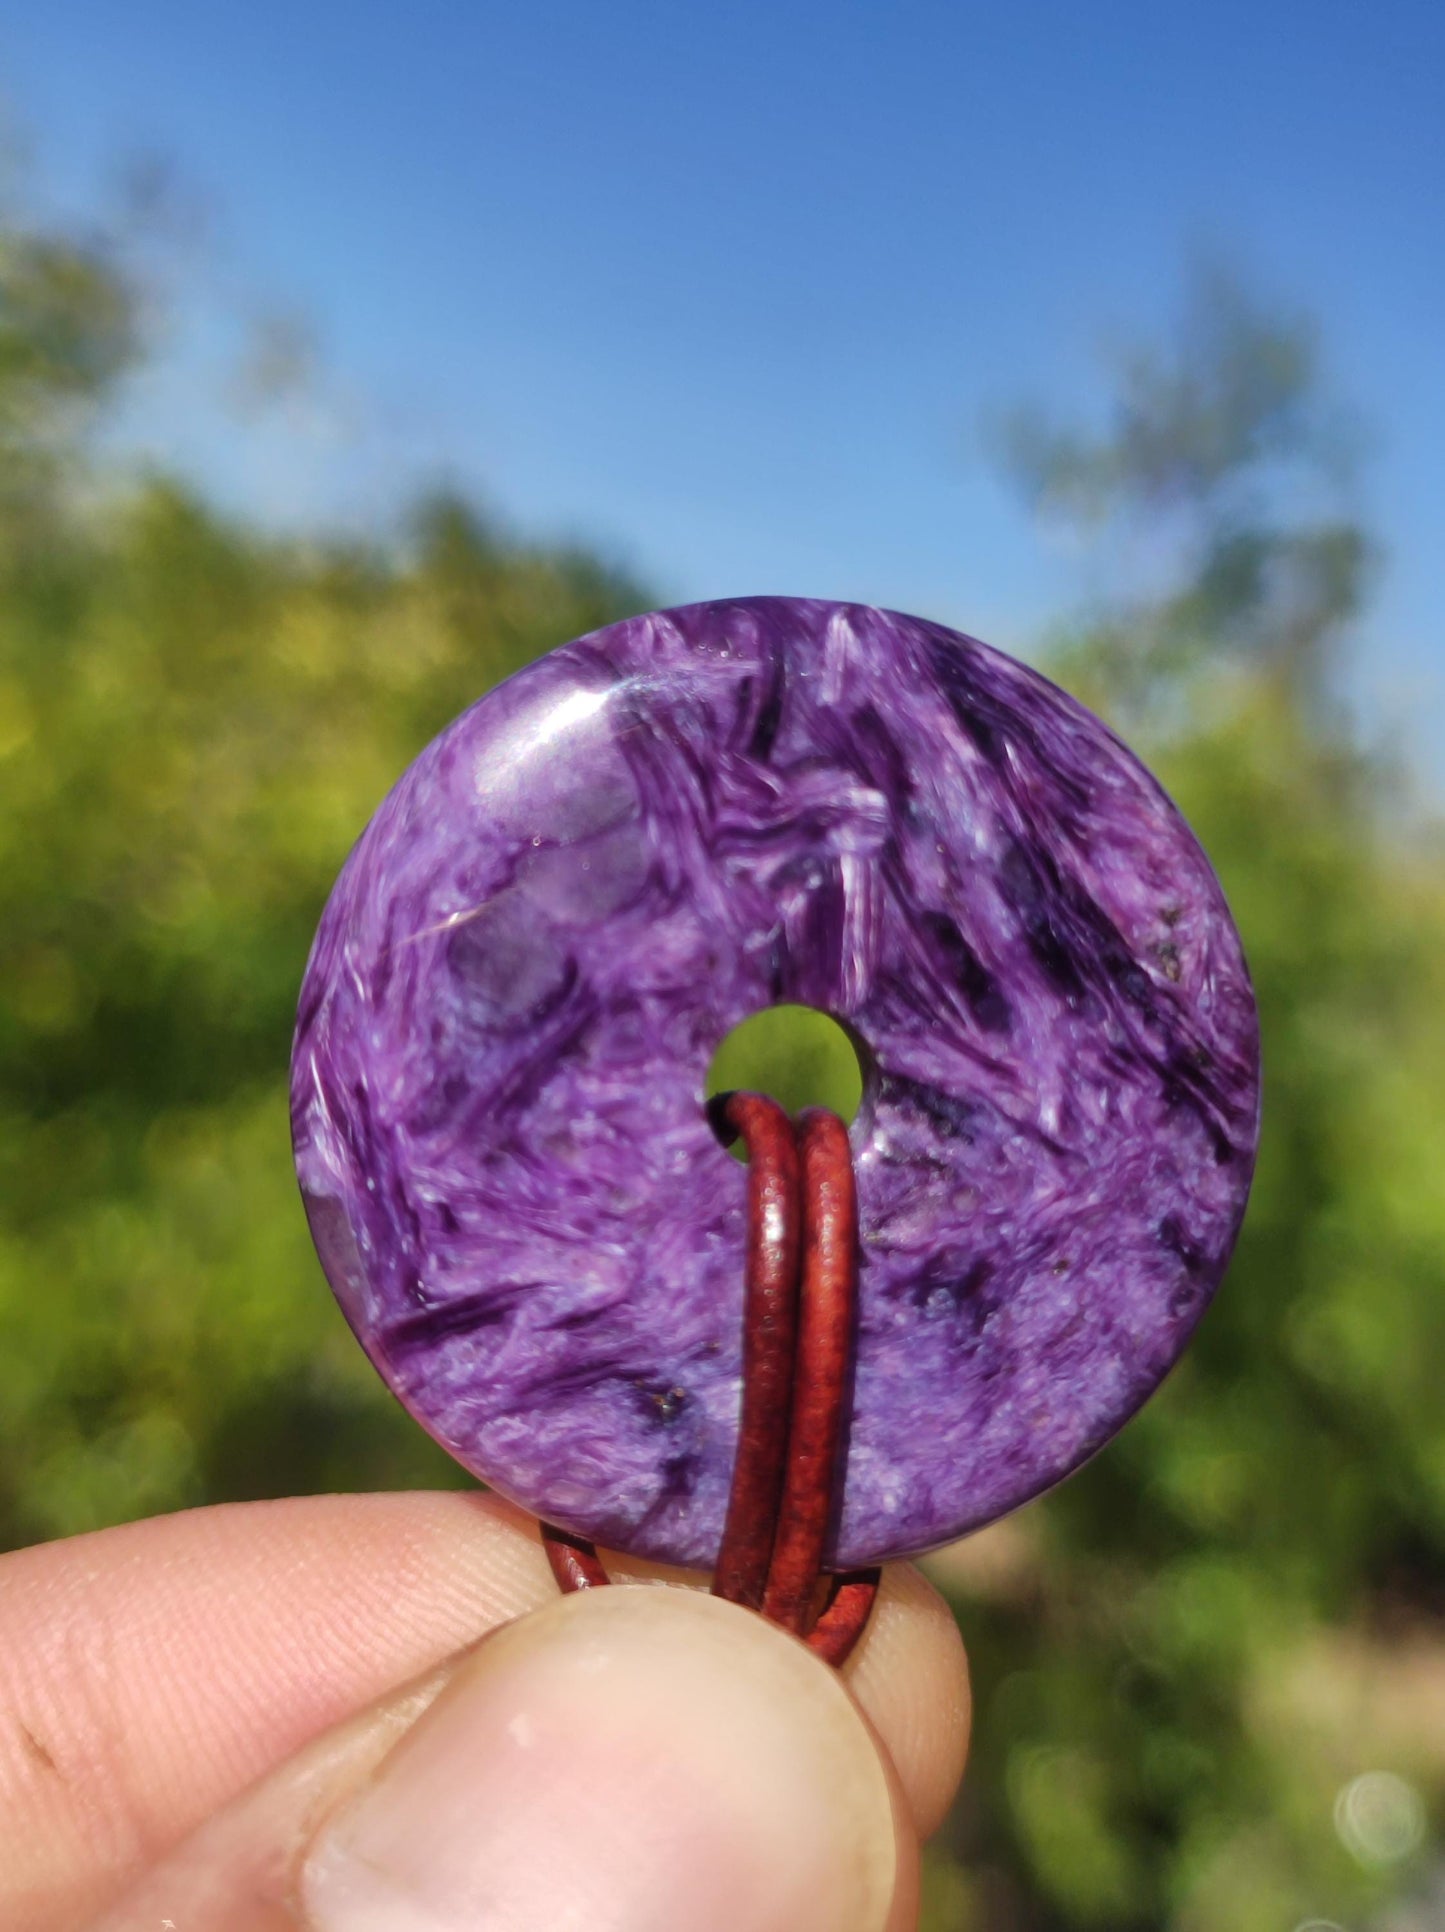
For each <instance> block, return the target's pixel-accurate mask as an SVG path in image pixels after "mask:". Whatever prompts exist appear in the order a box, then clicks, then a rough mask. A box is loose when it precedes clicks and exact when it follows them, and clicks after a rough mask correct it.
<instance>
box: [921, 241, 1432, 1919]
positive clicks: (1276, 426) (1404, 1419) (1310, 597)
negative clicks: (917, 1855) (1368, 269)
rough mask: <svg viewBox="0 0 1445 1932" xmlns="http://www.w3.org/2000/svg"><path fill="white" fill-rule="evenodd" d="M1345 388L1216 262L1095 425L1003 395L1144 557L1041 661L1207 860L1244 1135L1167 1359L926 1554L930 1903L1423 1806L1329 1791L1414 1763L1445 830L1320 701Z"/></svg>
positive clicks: (1233, 1908) (1089, 1897) (1304, 1871)
mask: <svg viewBox="0 0 1445 1932" xmlns="http://www.w3.org/2000/svg"><path fill="white" fill-rule="evenodd" d="M1342 422H1343V418H1342V417H1341V415H1340V414H1339V412H1337V411H1335V410H1333V409H1331V408H1330V406H1329V405H1328V402H1327V400H1326V399H1325V398H1324V397H1323V395H1322V392H1321V388H1320V384H1319V379H1318V370H1317V363H1316V357H1315V353H1314V349H1313V344H1312V339H1311V336H1310V333H1309V332H1308V330H1307V329H1305V328H1304V327H1303V326H1301V325H1299V324H1293V323H1281V322H1279V321H1277V320H1275V319H1273V318H1272V317H1271V316H1270V315H1269V314H1268V313H1267V312H1265V311H1262V310H1260V309H1259V308H1258V307H1256V306H1255V305H1253V304H1252V303H1251V302H1250V301H1249V300H1248V299H1247V298H1246V297H1245V296H1244V294H1243V293H1242V292H1241V290H1240V288H1239V287H1238V286H1237V285H1236V284H1234V283H1232V282H1230V281H1229V280H1228V279H1227V278H1223V277H1220V276H1218V275H1214V276H1208V277H1205V278H1203V279H1202V280H1201V281H1200V282H1199V283H1198V284H1197V285H1196V287H1195V289H1194V290H1193V293H1192V296H1191V299H1190V301H1189V304H1188V306H1187V308H1186V314H1185V320H1184V325H1183V327H1182V329H1181V331H1180V334H1179V338H1178V341H1177V343H1176V344H1175V345H1174V346H1173V348H1172V349H1170V350H1169V351H1168V352H1167V353H1164V354H1159V353H1152V352H1140V353H1138V354H1136V355H1133V356H1131V357H1130V358H1128V359H1127V360H1126V362H1125V364H1124V366H1123V370H1122V375H1121V378H1120V384H1119V390H1118V395H1117V398H1116V402H1115V407H1114V412H1113V415H1112V418H1111V423H1110V427H1109V428H1108V429H1107V430H1106V431H1105V432H1104V433H1102V434H1101V435H1100V436H1098V437H1097V438H1094V439H1089V438H1084V437H1078V436H1075V435H1072V434H1068V433H1065V432H1061V431H1058V430H1056V429H1054V428H1052V427H1051V426H1049V425H1048V424H1047V423H1046V422H1045V421H1044V420H1043V419H1041V418H1040V417H1039V416H1037V415H1029V416H1024V417H1021V418H1018V419H1016V420H1015V424H1014V432H1013V435H1014V440H1013V442H1012V444H1011V446H1010V448H1011V453H1012V456H1013V459H1014V460H1013V465H1012V467H1013V469H1014V473H1015V474H1016V476H1018V477H1020V478H1021V479H1022V480H1023V482H1024V483H1025V485H1026V487H1027V489H1028V492H1029V495H1030V497H1031V499H1032V500H1033V501H1034V502H1035V503H1036V504H1037V505H1039V506H1040V507H1041V508H1043V509H1045V510H1047V511H1048V512H1049V513H1051V514H1064V515H1067V516H1068V517H1070V518H1071V519H1073V520H1074V522H1075V523H1076V525H1079V526H1082V527H1083V529H1084V530H1085V531H1086V532H1087V533H1090V534H1092V535H1094V536H1096V537H1098V538H1099V539H1100V540H1101V541H1104V542H1106V543H1107V542H1108V541H1109V540H1110V538H1111V537H1112V536H1114V535H1115V534H1116V532H1117V526H1118V525H1119V524H1120V523H1124V524H1127V525H1128V531H1127V538H1128V541H1129V544H1131V545H1134V546H1137V550H1136V552H1135V554H1136V555H1137V552H1138V551H1142V552H1143V553H1144V554H1145V555H1146V556H1147V557H1148V558H1149V559H1150V564H1149V569H1148V570H1147V571H1146V572H1143V573H1139V574H1140V575H1143V576H1144V578H1145V581H1144V582H1143V583H1142V584H1140V583H1139V582H1138V576H1136V577H1135V578H1134V579H1133V581H1132V583H1131V582H1130V579H1129V574H1128V573H1129V565H1130V554H1129V550H1128V548H1127V547H1126V550H1125V554H1124V560H1123V566H1122V567H1123V569H1124V571H1125V580H1126V587H1125V588H1124V589H1123V590H1122V591H1121V592H1119V593H1118V594H1117V595H1116V596H1115V597H1113V598H1112V599H1106V600H1103V601H1102V602H1101V603H1100V604H1099V605H1098V606H1097V607H1096V608H1095V609H1094V610H1093V611H1092V612H1091V613H1090V614H1089V616H1088V617H1087V619H1086V620H1085V621H1084V622H1083V623H1082V624H1081V625H1079V626H1078V627H1076V628H1075V629H1074V630H1073V631H1072V632H1064V633H1062V634H1061V635H1060V636H1059V637H1057V638H1056V639H1055V640H1054V642H1055V663H1054V667H1053V668H1054V669H1055V672H1056V675H1059V676H1060V677H1061V678H1062V679H1063V680H1064V681H1065V682H1067V683H1068V684H1070V685H1071V686H1072V688H1074V689H1075V690H1076V691H1077V692H1078V693H1079V695H1081V696H1083V697H1084V698H1085V699H1086V701H1088V702H1090V703H1091V704H1093V705H1094V706H1096V707H1097V708H1099V709H1101V710H1103V711H1104V712H1105V713H1106V714H1112V715H1113V716H1114V718H1115V719H1116V721H1120V720H1123V721H1124V722H1126V723H1127V725H1128V728H1129V732H1130V736H1131V737H1132V738H1133V740H1134V741H1135V742H1136V743H1137V744H1139V745H1140V748H1141V749H1142V750H1144V751H1145V753H1146V755H1149V756H1150V757H1151V760H1152V762H1153V763H1154V765H1155V768H1156V769H1157V770H1158V771H1159V772H1160V774H1161V776H1162V777H1163V778H1164V779H1165V781H1166V783H1168V784H1169V786H1170V788H1171V790H1172V791H1173V793H1174V795H1175V797H1176V798H1177V799H1178V801H1179V803H1180V804H1181V806H1182V807H1183V809H1184V810H1185V812H1186V813H1187V815H1188V816H1189V818H1190V820H1191V822H1192V824H1193V825H1194V826H1195V828H1196V830H1197V831H1198V833H1199V835H1200V837H1201V839H1202V840H1203V842H1204V844H1205V847H1206V849H1207V850H1208V851H1209V853H1210V855H1211V857H1212V859H1213V860H1214V863H1215V865H1216V867H1217V869H1218V871H1219V873H1220V876H1221V878H1222V880H1223V882H1224V885H1225V888H1226V890H1227V891H1228V893H1229V897H1230V900H1231V903H1232V905H1233V907H1234V909H1235V912H1236V915H1237V917H1238V920H1239V924H1240V927H1241V929H1242V931H1243V933H1244V936H1245V941H1246V947H1247V950H1248V954H1249V957H1250V961H1251V967H1252V970H1253V973H1254V976H1255V981H1256V986H1257V990H1258V994H1259V1002H1260V1011H1261V1021H1262V1027H1263V1038H1264V1058H1265V1134H1264V1141H1263V1146H1262V1151H1261V1157H1260V1165H1259V1172H1258V1177H1257V1182H1256V1187H1255V1193H1254V1198H1253V1201H1252V1203H1251V1208H1250V1213H1249V1216H1248V1220H1247V1223H1246V1227H1245V1231H1244V1235H1243V1238H1242V1240H1241V1243H1240V1247H1239V1250H1238V1253H1237V1256H1236V1259H1235V1262H1234V1265H1233V1268H1232V1270H1231V1273H1230V1276H1229V1278H1228V1280H1227V1281H1226V1283H1225V1285H1224V1287H1223V1289H1222V1290H1221V1292H1220V1296H1219V1299H1218V1301H1217V1303H1216V1305H1215V1307H1214V1309H1213V1310H1212V1311H1211V1312H1210V1314H1209V1316H1208V1317H1207V1318H1206V1320H1205V1322H1204V1324H1203V1326H1202V1328H1201V1330H1200V1332H1199V1334H1198V1336H1197V1338H1196V1340H1195V1342H1194V1345H1193V1347H1192V1348H1191V1350H1190V1353H1189V1355H1188V1356H1187V1358H1186V1360H1185V1362H1184V1364H1183V1365H1182V1366H1181V1368H1180V1369H1179V1370H1178V1371H1176V1373H1175V1375H1174V1377H1173V1378H1172V1379H1171V1381H1170V1383H1169V1384H1168V1386H1167V1387H1166V1389H1165V1390H1164V1391H1163V1392H1162V1393H1161V1394H1160V1395H1159V1396H1158V1397H1157V1398H1156V1399H1155V1401H1154V1402H1153V1403H1152V1404H1151V1405H1150V1406H1149V1407H1148V1408H1147V1409H1146V1410H1145V1412H1144V1413H1143V1414H1142V1415H1141V1416H1140V1417H1139V1418H1138V1419H1137V1420H1136V1421H1135V1422H1134V1423H1133V1424H1132V1425H1131V1426H1130V1427H1129V1428H1128V1429H1127V1430H1126V1431H1125V1432H1124V1433H1123V1435H1122V1436H1121V1437H1120V1438H1119V1439H1118V1441H1117V1442H1116V1443H1115V1444H1113V1445H1112V1446H1111V1447H1110V1448H1109V1449H1108V1450H1107V1451H1106V1452H1105V1453H1104V1454H1103V1455H1102V1456H1100V1457H1099V1458H1098V1459H1097V1460H1096V1461H1095V1462H1094V1464H1093V1465H1092V1466H1091V1467H1090V1468H1089V1469H1087V1470H1086V1471H1085V1472H1083V1473H1082V1474H1081V1475H1080V1476H1079V1477H1077V1478H1075V1479H1074V1480H1073V1481H1072V1482H1070V1483H1069V1484H1067V1485H1065V1487H1064V1488H1063V1489H1061V1490H1060V1491H1059V1492H1057V1493H1056V1494H1055V1495H1054V1496H1052V1497H1051V1498H1049V1499H1047V1501H1045V1502H1044V1503H1042V1504H1040V1505H1037V1506H1035V1507H1034V1508H1033V1509H1032V1510H1030V1511H1027V1512H1024V1514H1023V1515H1022V1516H1021V1517H1020V1518H1018V1519H1016V1521H1015V1524H1014V1525H1012V1526H1008V1528H1009V1530H1010V1532H1011V1533H1012V1534H1013V1535H1014V1536H1015V1537H1016V1538H1024V1539H1025V1540H1026V1544H1027V1552H1028V1559H1029V1560H1027V1561H1025V1562H1015V1564H1014V1566H1013V1581H1012V1584H1011V1585H1010V1587H1008V1588H1006V1589H1004V1590H1002V1591H1000V1590H999V1589H998V1587H997V1584H996V1580H994V1579H992V1578H990V1577H989V1575H988V1574H987V1572H985V1573H984V1577H983V1587H982V1588H981V1589H979V1588H975V1587H973V1586H971V1584H970V1576H971V1574H972V1572H971V1570H970V1564H969V1553H968V1548H967V1546H964V1548H963V1550H962V1551H961V1553H960V1557H959V1560H958V1561H957V1562H956V1564H955V1565H954V1576H955V1581H956V1587H957V1598H958V1602H959V1607H960V1612H961V1616H962V1620H963V1624H964V1628H965V1631H966V1633H967V1635H968V1637H969V1640H970V1644H971V1647H972V1650H973V1653H974V1658H975V1663H976V1669H977V1676H978V1688H979V1691H980V1700H979V1708H978V1716H977V1723H976V1738H977V1751H976V1757H975V1768H974V1775H973V1778H972V1780H971V1786H970V1792H969V1796H968V1800H967V1808H966V1810H965V1811H964V1812H963V1813H961V1815H960V1818H959V1820H958V1836H957V1847H958V1850H959V1854H960V1862H959V1864H958V1865H957V1867H956V1868H954V1869H952V1870H951V1871H945V1872H943V1873H942V1874H941V1876H940V1877H939V1878H938V1883H939V1885H940V1886H941V1887H942V1888H943V1890H942V1892H941V1894H940V1903H939V1906H938V1910H937V1912H936V1914H935V1917H934V1921H933V1923H934V1926H935V1927H936V1928H937V1929H938V1932H942V1928H943V1927H945V1926H947V1927H954V1926H957V1927H973V1926H979V1927H983V1926H985V1925H986V1926H987V1927H989V1928H990V1932H1002V1928H1008V1927H1019V1928H1023V1927H1030V1928H1034V1927H1047V1928H1053V1927H1065V1926H1067V1927H1084V1926H1106V1927H1110V1928H1117V1929H1119V1932H1122V1929H1123V1928H1132V1927H1139V1928H1143V1927H1163V1926H1167V1927H1171V1928H1178V1932H1274V1929H1275V1928H1279V1927H1284V1928H1289V1927H1291V1926H1295V1925H1297V1924H1299V1923H1301V1922H1303V1921H1316V1920H1329V1921H1340V1922H1346V1923H1355V1922H1358V1915H1359V1914H1360V1913H1361V1912H1363V1911H1365V1910H1366V1909H1367V1908H1368V1906H1369V1904H1370V1902H1371V1900H1372V1899H1373V1898H1376V1897H1378V1896H1379V1895H1380V1894H1381V1893H1382V1892H1388V1891H1389V1890H1390V1889H1391V1888H1392V1887H1394V1886H1397V1885H1398V1884H1399V1883H1400V1882H1401V1880H1402V1872H1403V1871H1405V1870H1408V1854H1409V1853H1410V1852H1411V1851H1413V1850H1415V1849H1416V1845H1415V1843H1414V1840H1415V1839H1418V1837H1419V1834H1418V1832H1417V1833H1414V1834H1413V1836H1412V1834H1411V1833H1409V1832H1403V1833H1401V1834H1400V1835H1399V1836H1397V1837H1396V1838H1394V1839H1391V1840H1390V1841H1389V1847H1388V1849H1387V1848H1386V1847H1385V1840H1384V1838H1383V1837H1382V1836H1381V1835H1380V1834H1379V1833H1378V1832H1377V1834H1376V1837H1375V1839H1374V1840H1373V1841H1372V1840H1370V1839H1369V1835H1368V1833H1366V1834H1365V1835H1364V1836H1362V1835H1361V1834H1360V1832H1358V1831H1356V1830H1354V1829H1353V1828H1352V1827H1351V1826H1350V1825H1349V1817H1350V1815H1351V1814H1350V1810H1349V1806H1350V1802H1351V1800H1350V1799H1349V1793H1350V1791H1351V1790H1352V1788H1353V1787H1352V1780H1355V1779H1357V1778H1360V1777H1361V1776H1363V1775H1365V1774H1368V1773H1371V1772H1373V1771H1376V1770H1377V1769H1379V1768H1381V1767H1384V1768H1386V1769H1388V1770H1389V1771H1391V1772H1392V1773H1394V1774H1396V1775H1397V1778H1398V1779H1399V1780H1401V1781H1402V1782H1399V1783H1398V1784H1384V1785H1379V1784H1377V1785H1374V1786H1370V1787H1368V1789H1369V1790H1370V1791H1374V1792H1391V1791H1393V1792H1395V1794H1396V1799H1397V1801H1398V1804H1399V1805H1400V1806H1403V1807H1405V1808H1406V1809H1407V1810H1408V1808H1409V1807H1410V1806H1411V1805H1414V1804H1417V1803H1418V1802H1419V1800H1418V1795H1417V1794H1418V1793H1419V1792H1424V1793H1425V1794H1427V1795H1428V1797H1429V1799H1430V1802H1431V1803H1432V1804H1433V1805H1434V1806H1436V1807H1437V1809H1438V1806H1439V1803H1440V1798H1441V1795H1442V1790H1445V1731H1442V1727H1441V1725H1440V1723H1439V1712H1440V1711H1441V1709H1442V1708H1445V1703H1442V1700H1445V1627H1442V1624H1441V1621H1440V1618H1441V1613H1442V1611H1445V1417H1442V1411H1441V1404H1440V1401H1439V1387H1440V1374H1441V1368H1442V1365H1445V1195H1442V1191H1441V1189H1440V1187H1439V1183H1438V1179H1437V1178H1436V1177H1438V1175H1439V1173H1440V1172H1441V1171H1442V1163H1445V1095H1442V1091H1441V1083H1440V1080H1439V1075H1438V1069H1439V1067H1440V1066H1441V1065H1442V1064H1445V965H1442V961H1445V867H1442V864H1441V853H1440V849H1439V845H1438V840H1432V838H1431V837H1430V836H1425V837H1421V838H1418V839H1416V840H1414V841H1411V842H1406V841H1402V839H1401V835H1400V829H1399V818H1398V814H1397V813H1395V812H1394V811H1393V810H1392V811H1387V810H1386V809H1385V803H1386V801H1387V800H1388V799H1391V798H1392V797H1393V795H1394V794H1393V791H1392V787H1391V785H1390V784H1388V783H1387V782H1386V780H1387V778H1388V776H1389V775H1388V774H1387V773H1385V772H1384V771H1383V770H1382V768H1381V767H1380V766H1379V765H1378V764H1377V763H1375V762H1373V761H1372V760H1370V759H1369V758H1367V757H1365V756H1364V755H1362V753H1361V752H1360V751H1359V750H1358V749H1357V747H1356V746H1355V744H1354V743H1353V742H1352V739H1351V736H1350V732H1349V728H1348V725H1347V722H1346V721H1345V719H1344V718H1343V716H1342V714H1341V713H1340V711H1339V709H1338V707H1337V706H1335V705H1333V704H1332V703H1331V701H1330V690H1331V683H1330V673H1331V668H1332V662H1331V661H1332V657H1333V655H1334V653H1335V652H1336V651H1337V650H1338V648H1339V647H1340V646H1341V644H1342V643H1343V640H1344V638H1345V635H1346V632H1347V626H1348V623H1349V620H1350V618H1351V617H1352V616H1353V615H1354V613H1355V611H1356V609H1357V607H1358V604H1359V601H1360V597H1361V593H1362V587H1363V578H1364V573H1365V571H1366V568H1367V565H1368V562H1369V559H1370V557H1371V554H1372V550H1371V545H1370V543H1369V542H1368V540H1367V538H1366V536H1365V534H1364V532H1363V531H1362V530H1361V528H1360V527H1359V526H1358V524H1357V523H1355V522H1354V521H1352V520H1351V519H1350V517H1349V516H1348V515H1346V514H1342V512H1341V510H1340V508H1339V504H1340V501H1341V498H1342V496H1344V495H1345V494H1347V492H1348V489H1349V480H1350V479H1349V471H1348V466H1347V464H1346V463H1345V462H1344V460H1343V458H1344V455H1345V453H1346V452H1347V450H1348V448H1349V446H1350V442H1351V440H1352V439H1351V438H1349V437H1347V436H1346V435H1344V434H1342V430H1341V425H1342ZM1161 560H1162V561H1161ZM945 1574H947V1568H946V1567H945ZM1407 1684H1408V1685H1409V1686H1411V1689H1410V1691H1406V1689H1405V1686H1406V1685H1407ZM1422 1692H1424V1693H1425V1694H1426V1697H1427V1702H1426V1704H1424V1705H1422V1704H1421V1702H1420V1701H1419V1700H1420V1696H1421V1693H1422ZM1431 1695H1433V1697H1434V1699H1435V1703H1434V1710H1435V1712H1436V1716H1435V1718H1434V1719H1432V1718H1431V1717H1430V1715H1429V1708H1430V1707H1429V1704H1428V1698H1429V1696H1431ZM1361 1789H1365V1787H1361ZM1342 1794H1343V1795H1342ZM1402 1794H1403V1795H1402ZM1337 1801H1338V1804H1339V1805H1342V1806H1343V1807H1344V1809H1343V1810H1340V1811H1338V1812H1337ZM980 1872H981V1873H982V1874H983V1876H982V1877H980V1876H978V1874H979V1873H980ZM950 1887H951V1888H952V1892H953V1895H952V1897H951V1898H950V1897H949V1894H948V1888H950ZM960 1887H962V1892H961V1894H960V1889H959V1888H960Z"/></svg>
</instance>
